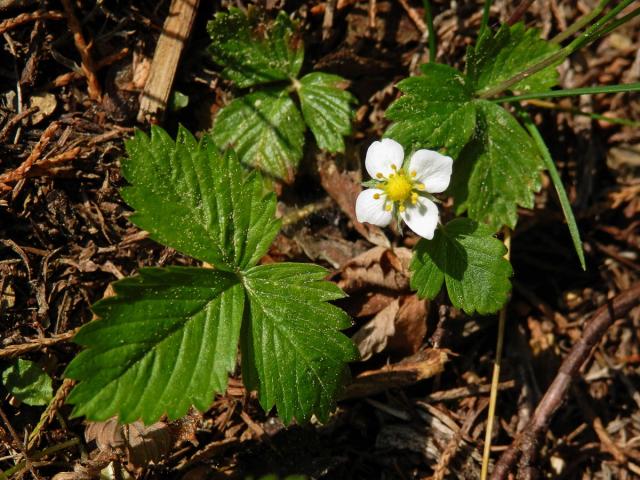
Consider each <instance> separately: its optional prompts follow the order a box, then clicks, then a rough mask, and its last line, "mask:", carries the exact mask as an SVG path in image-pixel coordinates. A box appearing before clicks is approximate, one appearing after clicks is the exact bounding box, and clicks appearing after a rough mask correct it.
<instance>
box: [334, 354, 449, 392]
mask: <svg viewBox="0 0 640 480" xmlns="http://www.w3.org/2000/svg"><path fill="white" fill-rule="evenodd" d="M448 361H449V355H448V354H447V350H437V349H432V350H425V351H422V352H418V353H417V354H415V355H412V356H411V357H408V358H406V359H404V360H403V361H402V362H400V363H396V364H394V365H389V366H386V367H383V368H380V369H379V370H370V371H368V372H363V373H361V374H360V375H358V376H357V377H356V378H355V379H354V381H353V383H352V384H351V385H349V386H348V387H347V389H346V390H345V392H344V393H343V394H342V398H343V399H349V398H362V397H368V396H370V395H376V394H378V393H380V392H383V391H384V390H388V389H390V388H401V387H406V386H408V385H413V384H415V383H417V382H419V381H421V380H425V379H427V378H431V377H433V376H434V375H437V374H439V373H441V372H442V371H443V370H444V365H445V363H447V362H448Z"/></svg>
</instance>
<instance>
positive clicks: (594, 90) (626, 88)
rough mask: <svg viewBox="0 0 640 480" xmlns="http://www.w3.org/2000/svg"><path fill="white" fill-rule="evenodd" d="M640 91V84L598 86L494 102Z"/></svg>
mask: <svg viewBox="0 0 640 480" xmlns="http://www.w3.org/2000/svg"><path fill="white" fill-rule="evenodd" d="M639 90H640V82H637V83H626V84H625V83H623V84H620V85H598V86H595V87H584V88H567V89H564V90H550V91H547V92H534V93H525V94H524V95H514V96H512V97H500V98H495V99H492V101H494V102H500V103H502V102H519V101H521V100H533V99H537V98H559V97H573V96H577V95H593V94H598V93H619V92H637V91H639Z"/></svg>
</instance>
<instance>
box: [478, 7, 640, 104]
mask: <svg viewBox="0 0 640 480" xmlns="http://www.w3.org/2000/svg"><path fill="white" fill-rule="evenodd" d="M633 1H635V0H622V2H620V3H619V4H618V5H616V7H615V8H613V9H611V11H610V12H609V13H607V14H606V15H605V16H604V17H602V18H601V19H600V20H598V21H597V22H596V23H594V24H593V25H591V27H589V28H588V29H587V30H586V31H585V32H584V33H582V34H581V35H580V36H579V37H577V38H576V39H574V40H573V41H572V42H571V43H570V44H569V45H567V46H565V47H562V48H561V49H560V50H558V51H557V52H555V53H553V54H552V55H550V56H548V57H546V58H544V59H542V60H541V61H540V62H538V63H536V64H535V65H532V66H531V67H529V68H526V69H525V70H523V71H522V72H520V73H518V74H516V75H514V76H513V77H511V78H508V79H507V80H505V81H504V82H502V83H499V84H498V85H496V86H495V87H492V88H488V89H486V90H483V91H480V92H477V97H478V98H483V99H487V98H491V97H494V96H496V95H498V94H500V93H502V92H504V91H505V90H508V89H509V88H511V87H512V86H513V85H515V84H516V83H518V82H520V81H522V80H524V79H525V78H528V77H530V76H531V75H534V74H536V73H538V72H539V71H541V70H544V69H545V68H547V67H550V66H552V65H555V64H559V63H560V62H562V61H563V60H564V59H565V58H567V57H568V56H569V55H571V54H572V53H573V52H575V51H577V50H579V49H581V48H582V47H584V46H586V45H588V44H590V43H592V42H595V41H596V40H598V39H599V38H600V37H602V35H604V34H606V33H609V32H610V31H611V30H612V29H613V28H616V27H618V26H619V25H621V23H620V21H622V20H625V21H628V20H629V18H628V17H630V15H633V16H635V14H634V12H635V10H634V12H632V13H631V14H628V15H625V16H624V17H623V18H622V19H619V20H618V21H615V22H613V23H612V24H611V25H607V23H608V22H609V20H611V19H612V18H614V17H615V16H616V15H617V14H618V13H620V12H621V11H622V10H624V9H625V8H626V7H627V6H628V5H630V4H631V3H632V2H633ZM611 26H613V28H609V27H611Z"/></svg>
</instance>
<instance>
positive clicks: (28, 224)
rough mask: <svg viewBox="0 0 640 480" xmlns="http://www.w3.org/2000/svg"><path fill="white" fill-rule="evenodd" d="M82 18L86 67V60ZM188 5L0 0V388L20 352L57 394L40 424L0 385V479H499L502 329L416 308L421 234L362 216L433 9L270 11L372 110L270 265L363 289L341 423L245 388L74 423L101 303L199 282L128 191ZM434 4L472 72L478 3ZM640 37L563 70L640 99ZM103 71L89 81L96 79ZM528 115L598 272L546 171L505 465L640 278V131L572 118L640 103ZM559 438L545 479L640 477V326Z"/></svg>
mask: <svg viewBox="0 0 640 480" xmlns="http://www.w3.org/2000/svg"><path fill="white" fill-rule="evenodd" d="M65 3H66V4H70V5H71V9H72V10H73V12H74V14H75V17H76V20H77V21H79V23H80V25H81V29H82V32H83V35H84V37H85V38H84V42H85V43H86V44H87V45H89V46H90V48H89V49H88V50H84V53H86V52H88V56H89V57H90V58H89V59H87V58H84V59H83V58H82V57H81V54H80V51H81V50H82V48H80V50H79V49H78V44H79V43H78V38H74V35H73V34H72V33H71V32H72V29H71V28H70V21H69V12H68V11H65V8H64V4H65ZM169 3H170V2H169V1H167V0H159V1H146V0H145V1H139V2H119V1H116V0H113V1H110V0H105V1H102V2H88V1H79V2H68V1H67V2H58V1H54V0H42V1H40V2H35V1H33V2H32V1H17V0H14V1H0V33H2V35H3V40H4V42H3V49H2V51H0V58H1V60H0V370H4V369H5V368H8V367H9V366H10V365H11V364H12V363H13V362H15V361H16V358H22V359H28V360H32V361H35V362H37V363H38V364H39V365H41V366H42V368H43V369H44V370H45V371H46V372H47V374H49V375H50V376H51V378H52V379H53V391H54V392H56V393H55V398H54V400H53V401H52V402H51V403H50V404H49V405H48V406H46V405H45V406H29V405H26V404H25V403H21V402H20V401H19V400H18V399H17V398H15V397H12V396H11V395H10V394H9V393H8V391H7V390H6V389H5V387H3V386H2V385H0V399H1V403H0V405H1V407H0V470H1V471H8V473H11V474H12V475H13V476H14V478H21V477H22V478H32V477H33V478H43V479H44V478H52V477H54V476H55V478H57V479H58V480H61V479H76V480H80V479H93V478H99V475H100V472H101V471H102V474H103V475H104V476H103V477H102V478H128V476H132V477H134V478H181V479H185V480H186V479H201V478H211V479H216V478H245V477H246V476H249V475H252V476H255V477H259V476H260V475H265V474H271V473H273V474H278V475H281V476H285V475H289V474H303V475H306V476H307V477H308V478H313V479H320V478H327V479H334V478H335V479H342V478H344V479H349V478H355V479H392V478H400V479H413V478H416V479H417V478H429V477H431V476H433V478H465V479H467V478H468V479H475V478H479V469H480V460H481V455H482V446H483V443H484V432H485V429H486V426H487V421H486V418H487V405H488V399H489V385H490V382H491V372H492V368H493V359H494V356H495V345H496V337H497V317H496V316H488V317H470V316H467V315H465V314H464V313H462V312H461V311H458V310H457V309H455V308H453V307H451V306H450V305H449V304H448V300H447V299H446V298H445V297H441V298H438V299H436V300H435V301H433V302H425V301H421V300H419V299H418V298H417V297H416V296H415V295H414V294H413V293H412V292H411V291H410V290H409V287H408V276H407V256H408V252H409V249H408V248H410V247H411V246H412V245H414V244H415V241H416V238H415V237H413V236H412V235H411V234H410V233H407V234H405V236H399V235H397V234H396V233H394V232H393V231H388V230H385V231H375V232H372V231H368V230H363V229H362V228H356V224H355V223H354V219H353V211H352V209H351V207H349V205H352V204H353V201H354V198H355V195H357V192H358V191H359V189H360V186H359V182H360V181H361V180H362V173H361V172H362V163H363V158H364V153H365V152H366V148H367V147H368V145H369V144H370V143H371V142H372V141H374V140H377V139H379V138H380V137H381V135H382V133H383V132H384V130H385V128H386V126H387V125H388V122H387V120H385V118H384V110H385V109H386V108H387V107H388V105H389V104H390V103H391V101H393V99H395V98H396V97H397V96H398V91H397V90H396V89H395V88H394V85H395V84H396V83H397V82H398V81H399V80H401V79H402V78H404V77H406V76H408V75H410V74H416V73H417V67H418V66H419V65H420V64H421V63H423V62H425V61H426V60H427V59H428V51H427V50H428V49H427V47H426V42H425V41H424V38H425V36H424V33H423V32H424V29H425V27H424V23H423V20H422V18H423V9H422V2H419V1H413V0H398V1H396V0H377V1H373V2H368V1H364V0H363V1H355V0H340V1H338V2H336V1H327V2H322V1H317V2H316V1H313V2H302V1H290V0H266V2H258V3H260V4H261V5H262V6H263V7H265V8H266V10H267V13H268V14H270V15H275V13H277V11H278V10H281V9H284V10H285V11H286V12H288V13H293V14H295V18H296V19H297V20H298V21H299V22H300V25H301V29H302V32H303V36H304V41H305V47H306V55H305V64H304V67H303V69H304V70H305V71H311V70H313V69H322V70H323V71H326V72H330V73H337V74H339V75H342V76H344V77H346V78H347V79H348V80H349V81H350V82H351V83H350V86H349V90H350V91H351V92H352V93H353V94H354V95H355V96H356V97H357V99H358V102H359V103H358V107H357V113H356V116H355V120H354V126H353V132H354V133H353V135H352V136H351V137H349V138H348V139H347V150H346V154H344V155H336V156H331V155H327V154H323V153H321V152H320V151H319V150H318V149H317V148H316V147H315V145H314V144H313V142H312V140H311V139H310V137H309V141H308V142H307V148H306V150H305V158H304V159H303V162H302V167H301V171H300V172H299V174H298V176H297V177H296V181H295V183H294V184H293V185H280V186H279V188H278V195H279V211H280V213H281V214H282V215H284V216H285V218H286V219H287V221H286V225H285V227H284V228H283V230H282V232H281V233H280V234H279V236H278V238H277V240H276V242H275V243H274V245H273V246H272V248H271V250H270V252H269V254H268V258H266V259H263V261H276V262H277V261H284V260H293V261H313V262H316V263H319V264H321V265H324V266H326V267H327V268H329V269H330V270H331V272H332V274H331V277H330V279H331V280H333V281H335V282H337V283H338V285H339V286H341V287H342V288H343V289H344V290H345V291H346V292H347V293H348V294H349V297H348V298H347V299H345V300H343V301H341V302H340V306H341V307H343V308H344V309H345V310H346V311H348V312H349V314H350V315H351V316H352V317H353V321H354V326H353V328H352V329H351V330H349V331H348V332H347V333H348V334H349V335H352V336H354V338H355V339H356V340H357V341H358V343H359V346H360V349H361V352H363V353H364V355H363V356H364V357H365V358H367V359H366V360H363V361H361V362H358V363H356V364H354V365H352V374H353V377H354V381H353V382H354V383H353V384H352V385H350V386H348V387H347V389H346V391H345V393H344V396H343V398H342V399H341V400H340V401H339V403H338V409H337V411H336V412H335V414H334V415H333V416H332V418H331V420H330V421H329V422H328V423H327V424H320V423H318V422H311V423H310V424H308V425H290V426H285V425H283V424H282V423H281V422H280V421H279V420H278V418H277V416H276V414H275V412H269V413H265V412H263V411H262V410H261V408H260V406H259V404H258V402H257V400H256V397H255V394H252V393H251V392H247V391H245V389H244V387H243V385H242V381H241V377H240V375H239V373H236V374H235V375H233V376H232V378H231V380H230V384H229V388H228V390H227V392H226V393H225V394H224V395H219V396H217V397H216V398H215V400H214V402H213V403H212V405H211V408H210V409H209V410H208V411H206V412H201V413H199V412H195V411H194V412H192V413H191V414H189V415H188V416H187V417H185V418H183V419H181V420H179V421H176V422H168V421H160V422H158V423H157V424H155V425H153V426H150V427H149V426H146V427H145V426H143V425H141V424H132V425H130V426H127V427H124V428H122V427H120V426H118V425H117V424H116V423H115V422H113V421H110V422H105V423H97V424H87V422H85V421H83V419H81V418H70V416H69V414H70V411H71V409H70V407H69V406H68V405H66V404H64V398H65V396H66V395H67V394H68V391H69V389H70V384H69V382H68V381H67V382H63V376H62V374H63V371H64V369H65V367H66V365H68V363H69V361H70V360H71V359H72V358H73V356H74V355H75V354H76V353H77V352H78V350H79V347H78V346H77V345H75V344H74V343H72V342H71V339H72V337H73V332H74V331H75V329H76V328H77V327H79V326H81V325H83V324H84V323H86V322H89V321H91V319H92V313H91V310H90V305H91V304H92V303H93V302H95V301H97V300H99V299H100V298H102V297H103V296H104V295H105V292H106V291H107V289H108V286H109V284H110V283H111V282H113V281H115V280H118V279H121V278H124V277H128V276H130V275H133V274H135V273H136V272H137V271H138V270H139V269H140V268H141V267H143V266H162V265H193V264H195V262H194V261H193V260H192V259H189V258H186V257H184V256H182V255H180V254H178V253H176V252H175V251H174V250H172V249H170V248H164V247H162V246H160V245H158V244H156V243H154V242H153V241H151V240H149V239H147V238H146V234H145V232H142V231H140V230H139V229H138V228H137V227H135V226H134V225H132V224H131V223H130V222H129V221H128V215H129V214H130V211H131V210H130V209H129V207H128V206H127V205H126V204H125V203H124V201H123V200H122V198H121V197H120V195H119V188H120V187H122V186H123V185H124V183H125V182H124V180H123V179H122V177H121V174H120V169H119V159H120V158H121V157H122V156H123V155H124V141H125V140H126V139H127V138H128V137H129V136H131V134H132V132H133V130H134V128H141V129H143V130H146V129H148V127H149V125H148V124H142V123H138V122H137V120H136V117H137V114H138V109H139V98H140V93H141V91H142V88H143V87H144V85H145V81H146V79H147V76H148V72H149V69H150V66H151V62H152V58H153V53H154V49H155V46H156V44H157V41H158V37H159V35H160V33H161V31H162V28H163V24H164V21H165V18H166V16H167V13H168V11H169ZM222 3H223V6H225V5H226V4H227V3H233V5H241V6H242V5H244V4H246V3H248V2H242V1H241V0H238V2H222ZM594 6H595V2H594V1H588V0H584V1H583V0H578V1H577V2H576V1H565V0H537V1H535V2H533V3H532V4H531V5H530V7H529V8H528V9H527V10H526V12H522V11H521V12H518V7H517V5H513V4H512V3H511V2H506V1H504V0H499V1H497V2H495V3H494V5H493V7H492V9H491V23H490V24H491V25H497V24H498V23H499V22H500V21H506V20H507V19H509V18H510V17H511V16H512V15H514V14H516V15H523V16H522V19H523V20H524V21H525V22H526V24H527V25H529V26H537V27H539V28H540V29H541V31H542V35H543V36H544V37H545V38H549V37H550V36H553V35H555V34H556V33H558V32H559V31H562V30H563V29H565V28H566V27H567V25H571V24H572V23H573V22H575V20H576V19H577V18H578V17H579V16H581V15H583V14H584V13H586V12H588V11H590V10H591V9H592V8H593V7H594ZM220 8H222V7H221V6H220V5H219V4H218V2H211V1H202V2H200V7H199V8H198V11H197V17H196V20H195V23H194V25H193V29H192V32H191V36H190V41H189V43H188V44H187V45H186V49H185V52H184V53H183V56H182V58H183V59H182V61H181V63H180V68H179V69H178V72H177V76H176V79H175V83H174V89H175V90H177V91H179V92H182V93H183V94H184V95H186V96H188V98H189V103H188V105H187V106H186V107H184V108H181V109H179V110H176V111H173V112H169V113H168V114H167V115H166V117H165V119H164V120H163V121H162V125H163V126H164V127H165V128H166V129H167V130H169V131H170V132H175V130H176V128H177V125H178V124H179V123H182V124H183V125H185V126H186V127H187V128H189V129H190V130H191V131H193V132H204V131H206V130H207V129H209V128H210V127H211V123H212V119H213V118H214V117H215V113H216V111H217V110H218V109H219V108H220V107H221V106H223V105H225V104H226V103H227V102H228V101H229V100H230V98H232V95H233V92H234V91H233V88H232V87H231V85H230V84H229V83H228V82H226V81H225V80H223V79H222V77H221V76H220V74H219V71H220V70H219V67H217V66H216V65H215V64H214V63H213V62H212V60H211V58H210V57H209V56H208V54H207V52H206V47H207V45H208V43H209V42H210V39H209V37H208V35H207V32H206V23H207V21H208V20H210V19H211V18H212V15H213V13H214V11H215V10H218V9H220ZM433 10H434V18H435V27H436V30H437V32H438V54H437V60H438V61H440V62H443V63H448V64H450V65H453V66H455V67H458V68H462V67H463V65H464V63H463V61H464V54H465V49H466V47H467V45H469V44H470V43H472V42H473V41H474V39H475V36H476V35H477V31H478V26H479V24H480V19H481V16H482V3H480V2H478V1H474V0H462V1H458V2H445V1H435V2H433ZM637 20H638V18H636V20H635V21H634V22H632V23H630V24H628V25H626V26H624V27H622V28H620V29H618V30H616V32H614V33H613V34H611V35H609V36H608V37H607V38H606V39H604V40H602V41H599V42H597V43H595V44H594V45H592V46H591V47H589V48H588V49H587V50H584V51H581V52H580V53H578V54H575V55H573V56H572V57H571V58H570V59H569V60H567V61H565V62H564V63H563V64H562V65H561V66H560V67H559V70H560V73H561V85H562V86H563V87H565V88H576V87H582V86H590V85H596V84H601V85H609V84H617V83H632V82H638V81H640V53H639V52H640V50H639V48H640V23H639V22H638V21H637ZM87 61H89V62H91V64H92V70H93V72H91V74H90V75H89V77H91V78H89V81H87V76H86V75H85V73H84V71H83V69H82V68H81V67H80V65H81V64H83V63H84V64H85V66H86V64H87ZM96 89H97V90H96ZM528 108H530V109H531V111H532V112H534V113H535V120H536V122H537V124H538V126H539V128H540V129H541V132H542V134H543V136H544V137H545V139H546V140H547V142H548V144H549V147H550V150H551V153H552V156H553V158H554V159H555V161H556V163H557V166H558V169H559V171H560V173H561V176H562V179H563V182H564V185H565V187H566V189H567V192H568V194H569V198H570V200H571V203H572V205H573V208H574V211H575V214H576V218H577V219H578V224H579V227H580V232H581V235H582V240H583V242H584V248H585V253H586V260H587V269H586V271H583V270H582V269H581V268H580V264H579V262H578V259H577V257H576V255H575V253H574V251H573V248H572V244H571V239H570V236H569V234H568V230H567V227H566V224H565V223H564V217H563V215H562V211H561V209H560V205H559V203H558V200H557V197H556V195H555V192H554V190H553V186H552V184H551V183H550V181H549V179H548V178H547V177H546V176H545V177H544V178H543V188H542V190H541V192H540V193H539V194H538V195H537V197H536V206H535V208H534V209H533V210H531V211H525V210H523V211H521V212H520V221H519V224H518V226H517V228H516V229H515V231H514V232H513V240H512V246H511V260H512V263H513V267H514V271H515V275H514V279H513V293H512V297H511V300H510V303H509V306H508V309H507V334H506V338H505V352H504V355H505V358H504V362H503V365H502V375H501V379H500V381H501V389H500V393H499V400H498V408H497V414H496V417H497V418H496V421H495V424H494V429H493V432H494V437H493V445H494V446H493V447H492V459H493V460H494V461H496V460H497V458H498V457H499V456H500V454H501V453H502V452H503V451H504V450H505V449H506V448H507V447H508V446H509V445H510V444H511V443H512V442H513V441H514V439H515V438H516V437H517V436H518V435H519V432H520V431H521V430H522V429H523V428H524V426H525V425H527V422H528V421H529V419H530V418H531V415H532V413H533V411H534V410H535V407H536V405H538V403H539V401H540V399H541V398H542V396H543V394H544V392H545V391H546V390H547V388H548V387H549V385H550V383H551V381H552V380H553V379H554V377H555V375H556V373H557V371H558V368H559V366H560V364H561V363H562V361H563V360H564V359H565V358H566V356H567V353H568V352H569V350H570V349H571V347H572V346H573V345H574V344H576V343H577V342H579V341H580V339H581V337H582V334H583V328H584V326H585V322H587V321H588V319H589V318H590V317H591V316H592V315H593V313H594V312H595V311H597V310H598V308H599V307H601V306H603V305H607V303H608V301H609V300H611V299H612V298H614V297H616V296H617V295H619V294H621V293H624V292H627V291H629V290H630V289H631V288H633V286H634V284H635V283H636V282H638V276H639V273H640V258H639V257H638V254H639V253H640V248H639V247H640V243H639V239H640V237H639V234H640V217H639V216H638V211H639V210H640V195H639V193H640V178H639V177H638V172H639V169H640V129H638V128H637V127H634V126H624V125H617V124H612V123H610V122H606V121H597V120H594V119H592V118H590V117H589V116H583V115H576V114H574V112H572V110H575V109H579V110H581V111H586V112H594V113H598V114H603V115H607V116H610V117H616V118H626V119H630V120H634V121H640V96H638V95H637V94H628V93H620V94H608V95H587V96H582V97H580V98H575V99H566V100H558V101H554V102H551V103H549V102H547V104H545V105H541V104H538V105H529V107H528ZM365 236H366V238H365ZM385 244H387V245H389V244H390V245H392V246H393V247H394V248H393V249H390V248H388V247H386V246H384V245H385ZM374 319H375V322H374V321H372V320H374ZM365 325H366V327H365ZM363 327H365V328H363ZM381 332H382V333H381ZM384 332H386V333H384ZM376 335H377V337H376ZM548 420H550V421H551V423H550V426H549V428H548V429H547V431H546V432H545V434H544V437H543V439H542V441H541V443H540V445H539V446H538V447H537V451H536V452H534V455H533V459H532V460H533V461H532V464H533V466H534V467H535V468H536V469H537V470H538V471H539V472H540V473H541V474H542V476H544V477H546V478H602V479H608V478H616V479H621V480H624V479H631V478H640V308H637V307H636V308H635V309H631V310H630V311H629V312H626V314H624V315H621V316H620V318H617V319H616V321H615V322H613V325H612V326H611V327H610V328H609V329H608V330H607V331H606V334H605V335H604V336H603V337H602V339H601V341H599V343H598V345H597V347H596V348H595V350H594V352H593V354H592V356H591V357H590V359H589V361H588V362H587V364H586V365H585V367H584V368H583V369H582V370H581V372H580V374H579V375H578V377H577V378H576V379H575V381H574V382H573V385H572V386H571V388H570V390H569V396H568V399H567V400H566V402H564V403H563V405H562V406H561V409H560V410H559V412H558V413H557V414H556V415H555V416H553V417H552V418H551V417H550V418H549V419H548ZM39 422H40V424H39V426H38V427H37V428H36V425H38V423H39ZM34 429H35V430H34ZM34 432H35V433H34ZM531 453H532V452H529V454H531ZM529 474H530V473H526V472H524V473H523V472H521V476H522V478H530V477H526V476H525V475H529ZM0 478H2V475H0Z"/></svg>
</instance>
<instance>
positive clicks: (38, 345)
mask: <svg viewBox="0 0 640 480" xmlns="http://www.w3.org/2000/svg"><path fill="white" fill-rule="evenodd" d="M77 331H78V330H77V329H76V330H71V331H68V332H64V333H60V334H58V335H53V336H51V337H48V338H37V339H35V340H32V341H30V342H26V343H21V344H19V345H9V346H8V347H4V348H2V349H0V358H11V357H17V356H19V355H24V354H25V353H29V352H33V351H36V350H41V349H43V348H45V347H50V346H51V345H55V344H56V343H60V342H64V341H66V340H69V339H70V338H71V337H73V336H74V335H75V334H76V333H77Z"/></svg>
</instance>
